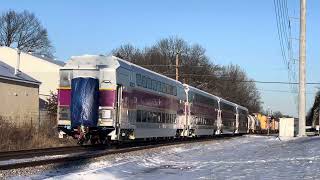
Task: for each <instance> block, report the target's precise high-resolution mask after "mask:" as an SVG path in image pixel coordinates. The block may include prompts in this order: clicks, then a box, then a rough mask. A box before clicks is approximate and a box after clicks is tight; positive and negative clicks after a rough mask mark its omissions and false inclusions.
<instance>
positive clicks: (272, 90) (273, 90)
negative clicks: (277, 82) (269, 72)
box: [258, 89, 314, 94]
mask: <svg viewBox="0 0 320 180" xmlns="http://www.w3.org/2000/svg"><path fill="white" fill-rule="evenodd" d="M258 90H259V91H265V92H276V93H290V94H298V92H292V91H285V90H275V89H258ZM307 94H314V93H312V92H307Z"/></svg>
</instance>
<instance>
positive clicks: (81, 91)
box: [70, 78, 99, 127]
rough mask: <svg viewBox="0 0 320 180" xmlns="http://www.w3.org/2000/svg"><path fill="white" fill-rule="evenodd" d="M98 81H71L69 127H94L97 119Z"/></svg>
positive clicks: (77, 79) (81, 79) (90, 79)
mask: <svg viewBox="0 0 320 180" xmlns="http://www.w3.org/2000/svg"><path fill="white" fill-rule="evenodd" d="M98 108H99V81H98V79H94V78H75V79H72V81H71V106H70V112H71V126H72V127H77V126H80V125H83V126H86V127H96V126H97V122H98V117H99V110H98Z"/></svg>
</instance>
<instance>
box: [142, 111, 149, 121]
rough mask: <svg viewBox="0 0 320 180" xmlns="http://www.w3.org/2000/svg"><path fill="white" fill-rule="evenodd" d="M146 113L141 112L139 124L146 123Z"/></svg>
mask: <svg viewBox="0 0 320 180" xmlns="http://www.w3.org/2000/svg"><path fill="white" fill-rule="evenodd" d="M147 116H148V113H147V111H141V122H147Z"/></svg>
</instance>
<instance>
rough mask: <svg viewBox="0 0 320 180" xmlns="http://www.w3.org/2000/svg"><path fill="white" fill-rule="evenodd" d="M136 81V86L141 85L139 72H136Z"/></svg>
mask: <svg viewBox="0 0 320 180" xmlns="http://www.w3.org/2000/svg"><path fill="white" fill-rule="evenodd" d="M136 83H137V85H138V86H142V79H141V74H136Z"/></svg>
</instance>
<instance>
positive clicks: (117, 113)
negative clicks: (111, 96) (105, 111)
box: [115, 84, 123, 140]
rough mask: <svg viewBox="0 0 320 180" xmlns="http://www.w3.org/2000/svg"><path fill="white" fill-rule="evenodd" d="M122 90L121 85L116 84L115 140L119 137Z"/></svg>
mask: <svg viewBox="0 0 320 180" xmlns="http://www.w3.org/2000/svg"><path fill="white" fill-rule="evenodd" d="M122 91H123V86H122V85H119V84H118V85H117V103H116V105H117V106H116V122H115V129H116V136H117V140H119V139H120V128H121V124H120V120H121V104H122Z"/></svg>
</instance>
